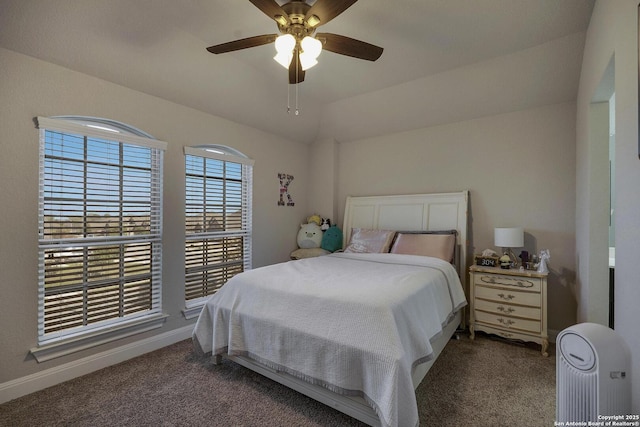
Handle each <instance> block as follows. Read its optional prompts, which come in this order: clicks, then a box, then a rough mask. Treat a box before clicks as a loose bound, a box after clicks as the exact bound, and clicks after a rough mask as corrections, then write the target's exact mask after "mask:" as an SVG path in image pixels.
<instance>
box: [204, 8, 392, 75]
mask: <svg viewBox="0 0 640 427" xmlns="http://www.w3.org/2000/svg"><path fill="white" fill-rule="evenodd" d="M249 1H250V2H251V3H253V5H254V6H256V7H257V8H258V9H260V10H261V11H262V12H263V13H264V14H265V15H267V16H268V17H270V18H271V19H273V20H274V21H275V22H276V23H277V24H278V29H279V30H280V33H281V34H280V35H278V34H264V35H261V36H254V37H248V38H245V39H240V40H235V41H231V42H227V43H222V44H218V45H215V46H211V47H208V48H207V50H208V51H209V52H211V53H215V54H219V53H226V52H232V51H234V50H240V49H247V48H250V47H255V46H262V45H264V44H268V43H272V42H275V44H276V50H277V52H278V53H277V54H276V56H275V57H274V59H275V60H276V61H278V62H279V63H280V64H281V65H282V66H284V67H285V68H287V69H288V70H289V83H290V84H296V83H300V82H302V81H304V74H305V71H306V70H308V69H309V68H311V67H312V66H313V65H315V64H316V63H317V61H316V58H317V57H318V55H319V54H320V51H321V49H325V50H328V51H330V52H334V53H339V54H340V55H347V56H351V57H354V58H359V59H365V60H367V61H375V60H376V59H378V58H379V57H380V55H382V51H383V49H382V48H381V47H378V46H374V45H372V44H369V43H365V42H363V41H360V40H356V39H352V38H350V37H346V36H341V35H338V34H332V33H316V29H317V28H318V27H319V26H320V25H324V24H326V23H328V22H329V21H331V20H332V19H333V18H335V17H336V16H338V15H340V14H341V13H342V12H344V11H345V10H346V9H347V8H349V6H351V5H352V4H354V3H355V2H356V1H357V0H317V1H316V2H315V3H314V4H313V5H309V4H307V3H306V2H305V1H304V0H290V1H289V2H287V3H285V4H283V5H282V6H280V5H279V4H278V3H276V1H275V0H249Z"/></svg>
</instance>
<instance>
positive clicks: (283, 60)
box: [273, 52, 293, 69]
mask: <svg viewBox="0 0 640 427" xmlns="http://www.w3.org/2000/svg"><path fill="white" fill-rule="evenodd" d="M273 59H275V61H276V62H277V63H278V64H280V65H282V66H283V67H284V68H286V69H289V65H290V64H291V60H292V59H293V53H292V52H289V53H286V52H282V53H276V56H274V57H273Z"/></svg>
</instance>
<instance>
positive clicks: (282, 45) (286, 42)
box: [276, 34, 296, 53]
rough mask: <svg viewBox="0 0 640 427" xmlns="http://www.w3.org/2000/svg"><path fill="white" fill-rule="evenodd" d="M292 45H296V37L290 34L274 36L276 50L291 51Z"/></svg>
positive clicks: (280, 51)
mask: <svg viewBox="0 0 640 427" xmlns="http://www.w3.org/2000/svg"><path fill="white" fill-rule="evenodd" d="M294 47H296V38H295V37H293V36H292V35H291V34H284V35H281V36H278V38H276V52H278V53H283V52H287V53H290V52H291V51H293V48H294Z"/></svg>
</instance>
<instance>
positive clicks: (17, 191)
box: [0, 49, 309, 394]
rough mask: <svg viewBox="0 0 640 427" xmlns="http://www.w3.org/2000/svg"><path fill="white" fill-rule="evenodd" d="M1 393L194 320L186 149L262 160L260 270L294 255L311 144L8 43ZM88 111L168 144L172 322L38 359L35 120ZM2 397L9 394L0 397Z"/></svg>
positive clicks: (3, 60) (2, 68) (0, 160)
mask: <svg viewBox="0 0 640 427" xmlns="http://www.w3.org/2000/svg"><path fill="white" fill-rule="evenodd" d="M0 94H1V97H0V99H1V100H2V102H0V152H1V153H2V154H1V156H0V183H1V184H0V201H1V205H2V208H1V213H2V214H1V215H0V325H2V327H1V328H0V349H2V351H0V391H2V387H1V386H2V384H3V383H5V382H8V381H10V380H14V379H16V378H20V377H24V376H27V375H30V374H34V373H37V372H40V371H43V370H45V369H48V368H54V367H57V366H61V365H63V364H66V363H68V362H72V361H75V360H79V359H81V358H84V357H89V356H91V355H95V354H97V353H98V352H103V351H107V350H110V349H113V347H114V346H116V345H117V346H124V345H126V344H128V343H132V342H135V341H139V340H143V339H145V338H149V337H152V336H158V335H160V334H166V333H167V332H169V331H175V330H180V329H182V328H184V327H185V326H188V325H190V324H192V323H193V320H192V321H187V320H185V319H184V317H183V316H182V313H181V310H182V309H183V308H184V296H183V292H184V291H183V290H184V286H183V280H184V279H183V275H184V262H183V261H184V249H183V248H184V181H185V178H184V155H183V146H184V145H195V144H205V143H215V144H224V145H228V146H231V147H233V148H235V149H238V150H240V151H242V152H243V153H245V154H247V155H248V156H249V157H251V158H252V159H254V160H255V167H254V211H253V231H254V239H253V259H254V266H261V265H266V264H271V263H274V262H279V261H284V260H287V259H288V258H289V253H290V252H291V251H292V250H293V249H295V247H296V240H295V239H296V233H297V228H298V224H299V221H300V218H303V217H305V215H307V208H306V204H307V197H306V194H307V191H306V189H307V184H308V179H307V172H308V171H307V159H308V155H309V147H308V146H306V145H303V144H299V143H295V142H292V141H288V140H285V139H282V138H281V137H276V136H274V135H270V134H268V133H265V132H262V131H258V130H255V129H252V128H249V127H246V126H243V125H239V124H236V123H233V122H230V121H228V120H224V119H221V118H219V117H215V116H211V115H208V114H204V113H202V112H199V111H197V110H193V109H190V108H186V107H183V106H180V105H177V104H173V103H171V102H167V101H164V100H162V99H159V98H155V97H152V96H149V95H146V94H144V93H140V92H136V91H133V90H130V89H127V88H124V87H122V86H118V85H115V84H112V83H109V82H106V81H104V80H100V79H97V78H94V77H90V76H87V75H85V74H81V73H78V72H74V71H70V70H68V69H65V68H62V67H59V66H56V65H53V64H50V63H47V62H43V61H40V60H36V59H33V58H30V57H27V56H24V55H21V54H17V53H14V52H12V51H9V50H6V49H0ZM53 115H86V116H96V117H104V118H109V119H113V120H118V121H121V122H124V123H127V124H130V125H132V126H135V127H137V128H139V129H142V130H144V131H146V132H148V133H150V134H151V135H153V136H154V137H156V138H158V139H160V140H163V141H166V142H168V143H169V145H168V149H167V151H166V154H165V179H164V190H165V192H164V195H165V199H164V209H163V215H164V238H163V244H164V247H163V262H164V267H163V311H164V312H165V313H166V314H168V315H169V318H168V320H167V322H166V323H165V325H164V326H163V327H162V328H160V329H158V330H155V331H153V332H148V333H145V334H139V335H136V336H133V337H129V338H127V339H123V340H120V341H119V342H117V343H112V344H109V345H103V346H100V347H96V348H93V349H90V350H85V351H81V352H78V353H74V354H72V355H69V356H65V357H61V358H58V359H55V360H52V361H49V362H44V363H40V364H38V363H36V362H35V360H33V358H32V357H30V356H29V349H30V348H32V347H35V346H36V344H37V302H38V297H37V286H38V276H37V275H38V232H37V229H38V218H37V215H38V130H37V129H36V127H35V125H34V122H33V118H34V117H36V116H53ZM278 172H285V173H288V174H291V175H293V176H294V177H295V179H294V181H293V182H292V184H291V186H290V188H289V190H290V192H291V194H292V195H293V198H294V201H295V203H296V205H295V207H278V206H277V200H278V198H279V181H278V177H277V174H278ZM0 394H1V393H0Z"/></svg>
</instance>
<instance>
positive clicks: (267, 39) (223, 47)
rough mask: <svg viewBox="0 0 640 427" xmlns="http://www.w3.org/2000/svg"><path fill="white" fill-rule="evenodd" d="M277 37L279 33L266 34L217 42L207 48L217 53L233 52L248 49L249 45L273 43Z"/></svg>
mask: <svg viewBox="0 0 640 427" xmlns="http://www.w3.org/2000/svg"><path fill="white" fill-rule="evenodd" d="M276 37H278V35H277V34H264V35H261V36H254V37H247V38H246V39H240V40H234V41H232V42H227V43H222V44H217V45H215V46H211V47H208V48H207V50H208V51H209V52H211V53H215V54H219V53H226V52H233V51H234V50H240V49H247V48H249V47H255V46H262V45H263V44H268V43H272V42H274V41H275V40H276Z"/></svg>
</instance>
